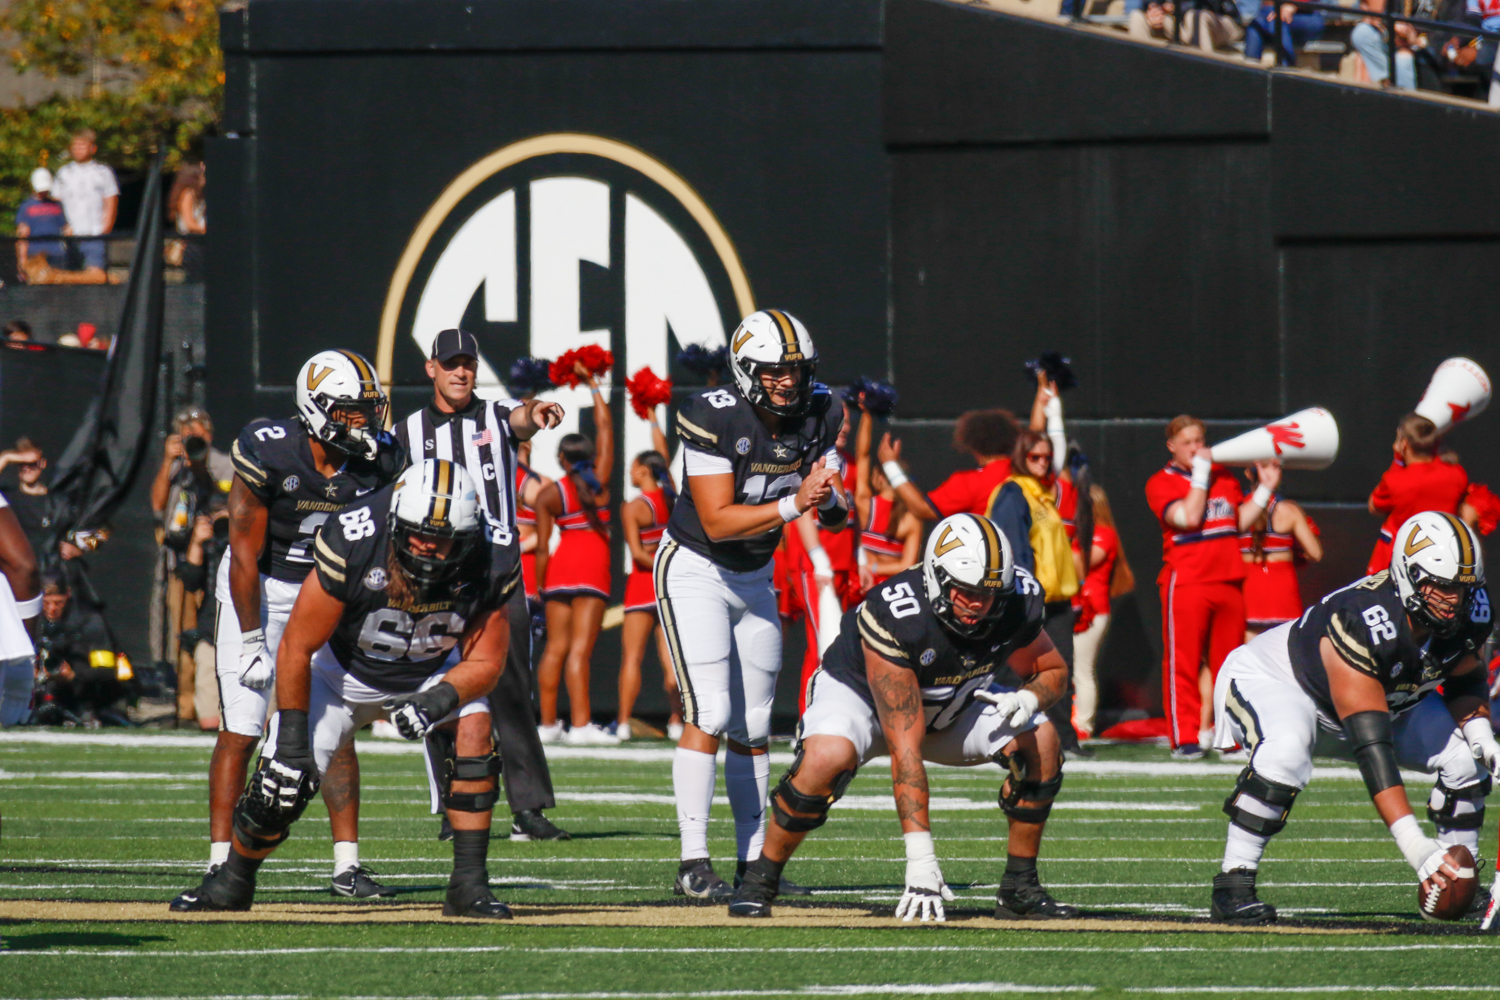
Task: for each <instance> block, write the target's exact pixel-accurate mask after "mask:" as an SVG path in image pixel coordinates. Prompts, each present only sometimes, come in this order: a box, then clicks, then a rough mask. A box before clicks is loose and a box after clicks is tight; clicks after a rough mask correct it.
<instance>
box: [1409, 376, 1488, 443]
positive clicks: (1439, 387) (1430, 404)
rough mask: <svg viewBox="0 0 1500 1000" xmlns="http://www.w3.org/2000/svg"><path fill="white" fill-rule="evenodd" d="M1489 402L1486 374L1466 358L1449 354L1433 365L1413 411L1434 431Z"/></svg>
mask: <svg viewBox="0 0 1500 1000" xmlns="http://www.w3.org/2000/svg"><path fill="white" fill-rule="evenodd" d="M1488 405H1490V377H1489V376H1488V375H1486V374H1485V373H1484V369H1483V368H1481V367H1479V366H1478V365H1476V364H1475V363H1474V362H1472V361H1470V360H1469V359H1468V358H1449V359H1448V360H1447V361H1444V362H1443V363H1442V364H1440V365H1438V366H1437V371H1435V372H1433V373H1432V381H1431V382H1428V383H1427V391H1426V392H1424V393H1423V394H1422V401H1421V402H1420V403H1418V404H1417V414H1418V415H1419V416H1423V417H1426V418H1427V419H1428V420H1431V421H1432V422H1433V424H1434V425H1435V426H1436V427H1437V429H1438V433H1439V434H1441V433H1443V432H1444V431H1446V430H1448V429H1449V428H1451V427H1452V426H1453V425H1454V424H1458V423H1462V422H1463V421H1465V420H1468V419H1469V418H1471V417H1477V416H1479V414H1481V413H1483V412H1484V408H1485V407H1486V406H1488Z"/></svg>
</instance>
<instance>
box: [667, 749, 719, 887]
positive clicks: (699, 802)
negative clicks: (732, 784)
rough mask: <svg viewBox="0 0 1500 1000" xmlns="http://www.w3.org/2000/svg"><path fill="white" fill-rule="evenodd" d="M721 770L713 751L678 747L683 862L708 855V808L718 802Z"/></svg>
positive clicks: (675, 785)
mask: <svg viewBox="0 0 1500 1000" xmlns="http://www.w3.org/2000/svg"><path fill="white" fill-rule="evenodd" d="M718 773H719V766H718V760H717V759H715V757H714V755H713V754H711V753H703V752H702V751H699V750H684V749H683V748H682V747H678V748H677V753H676V754H675V755H673V757H672V795H673V796H674V797H675V798H676V799H677V829H678V830H679V831H680V832H681V834H682V860H683V861H691V860H693V859H694V858H706V857H708V811H709V809H710V808H712V806H713V804H714V781H715V780H716V779H717V777H718Z"/></svg>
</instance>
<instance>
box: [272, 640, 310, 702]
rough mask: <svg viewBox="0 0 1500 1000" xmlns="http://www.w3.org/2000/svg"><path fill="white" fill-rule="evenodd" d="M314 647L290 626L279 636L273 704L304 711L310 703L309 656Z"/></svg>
mask: <svg viewBox="0 0 1500 1000" xmlns="http://www.w3.org/2000/svg"><path fill="white" fill-rule="evenodd" d="M313 652H314V648H312V647H309V646H308V645H307V643H306V642H304V641H302V637H301V636H300V635H294V634H293V632H292V629H291V628H290V627H288V628H287V632H286V634H285V635H283V636H282V638H281V646H280V648H279V649H278V650H277V656H276V707H277V708H290V709H294V710H297V711H302V712H306V711H307V710H308V706H309V704H311V702H312V655H313Z"/></svg>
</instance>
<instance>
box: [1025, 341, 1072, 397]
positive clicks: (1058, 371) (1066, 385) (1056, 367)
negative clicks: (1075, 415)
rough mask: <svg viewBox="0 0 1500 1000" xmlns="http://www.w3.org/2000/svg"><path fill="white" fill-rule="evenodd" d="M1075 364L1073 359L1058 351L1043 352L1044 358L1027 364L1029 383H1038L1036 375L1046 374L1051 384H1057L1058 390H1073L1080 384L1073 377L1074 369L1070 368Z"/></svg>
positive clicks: (1035, 359)
mask: <svg viewBox="0 0 1500 1000" xmlns="http://www.w3.org/2000/svg"><path fill="white" fill-rule="evenodd" d="M1072 363H1073V359H1072V358H1065V357H1063V356H1062V355H1061V354H1059V353H1057V352H1056V351H1043V352H1042V356H1041V357H1039V358H1034V359H1033V360H1031V361H1028V362H1026V374H1027V376H1028V378H1027V381H1029V382H1031V383H1032V384H1035V383H1036V373H1037V372H1046V373H1047V380H1048V381H1049V382H1056V383H1057V389H1058V391H1059V392H1061V391H1062V390H1064V389H1071V388H1073V387H1074V386H1076V385H1077V384H1078V379H1077V377H1075V376H1074V375H1073V369H1072V368H1070V367H1068V366H1069V365H1071V364H1072Z"/></svg>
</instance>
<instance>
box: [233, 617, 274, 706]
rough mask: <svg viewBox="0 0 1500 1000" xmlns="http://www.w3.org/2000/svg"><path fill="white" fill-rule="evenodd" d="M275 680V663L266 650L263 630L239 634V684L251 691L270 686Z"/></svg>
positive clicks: (252, 630)
mask: <svg viewBox="0 0 1500 1000" xmlns="http://www.w3.org/2000/svg"><path fill="white" fill-rule="evenodd" d="M275 678H276V661H275V660H273V659H272V658H271V653H270V651H269V650H267V649H266V632H265V629H259V628H256V629H251V630H250V631H248V632H241V633H240V683H241V684H243V685H245V687H247V688H250V689H251V690H252V691H261V690H264V689H265V688H268V687H270V686H271V681H273V680H275Z"/></svg>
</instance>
